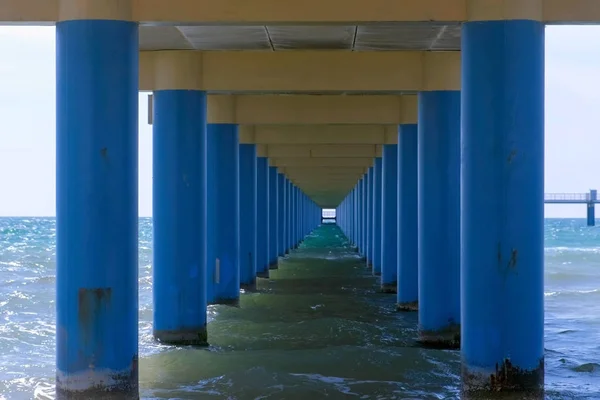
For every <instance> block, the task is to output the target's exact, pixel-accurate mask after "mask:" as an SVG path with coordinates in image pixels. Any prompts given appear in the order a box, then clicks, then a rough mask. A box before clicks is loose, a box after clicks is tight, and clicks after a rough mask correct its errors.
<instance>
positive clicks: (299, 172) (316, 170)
mask: <svg viewBox="0 0 600 400" xmlns="http://www.w3.org/2000/svg"><path fill="white" fill-rule="evenodd" d="M278 170H279V171H280V172H281V173H284V174H286V175H290V176H312V177H315V178H316V179H323V178H325V177H327V176H331V175H340V174H343V175H353V176H354V175H361V174H364V173H366V170H367V168H364V167H306V168H303V167H284V168H278Z"/></svg>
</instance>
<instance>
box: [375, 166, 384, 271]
mask: <svg viewBox="0 0 600 400" xmlns="http://www.w3.org/2000/svg"><path fill="white" fill-rule="evenodd" d="M382 175H383V174H382V160H381V158H379V157H377V158H375V165H374V169H373V274H374V275H381V177H382Z"/></svg>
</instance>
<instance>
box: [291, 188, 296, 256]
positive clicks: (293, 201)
mask: <svg viewBox="0 0 600 400" xmlns="http://www.w3.org/2000/svg"><path fill="white" fill-rule="evenodd" d="M291 188H292V189H291V190H292V196H291V207H290V211H291V214H292V215H291V221H292V222H291V223H290V247H291V248H292V249H296V243H297V242H296V226H297V224H298V222H297V220H296V215H297V214H296V202H297V200H296V199H297V191H296V185H294V184H293V183H292V184H291Z"/></svg>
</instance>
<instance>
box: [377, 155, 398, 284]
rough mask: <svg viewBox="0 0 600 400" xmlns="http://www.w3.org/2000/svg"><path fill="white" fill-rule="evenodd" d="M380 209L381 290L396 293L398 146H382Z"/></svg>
mask: <svg viewBox="0 0 600 400" xmlns="http://www.w3.org/2000/svg"><path fill="white" fill-rule="evenodd" d="M381 171H382V178H381V180H382V185H381V193H382V194H381V195H382V206H381V207H382V209H381V290H382V291H383V292H385V293H396V286H397V281H396V278H397V276H398V275H397V274H398V251H397V248H398V229H397V227H398V217H397V216H398V145H396V144H385V145H383V158H382V168H381Z"/></svg>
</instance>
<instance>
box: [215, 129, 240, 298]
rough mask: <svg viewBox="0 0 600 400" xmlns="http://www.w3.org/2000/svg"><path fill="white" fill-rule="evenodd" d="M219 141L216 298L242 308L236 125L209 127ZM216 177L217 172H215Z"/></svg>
mask: <svg viewBox="0 0 600 400" xmlns="http://www.w3.org/2000/svg"><path fill="white" fill-rule="evenodd" d="M208 132H209V135H212V136H213V139H214V141H215V148H214V151H215V152H216V154H215V156H216V157H215V158H216V173H217V180H216V185H215V186H216V192H214V193H210V192H209V193H208V195H209V196H211V197H213V198H215V199H216V203H215V204H214V206H215V211H216V212H215V214H216V216H217V220H216V227H215V228H216V240H217V246H216V254H215V256H216V258H215V270H214V271H215V276H214V282H215V283H214V296H215V300H214V301H215V303H217V304H232V305H237V304H239V299H240V208H239V201H240V183H239V182H240V164H239V137H238V126H237V125H236V124H208ZM213 173H214V172H213Z"/></svg>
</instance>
